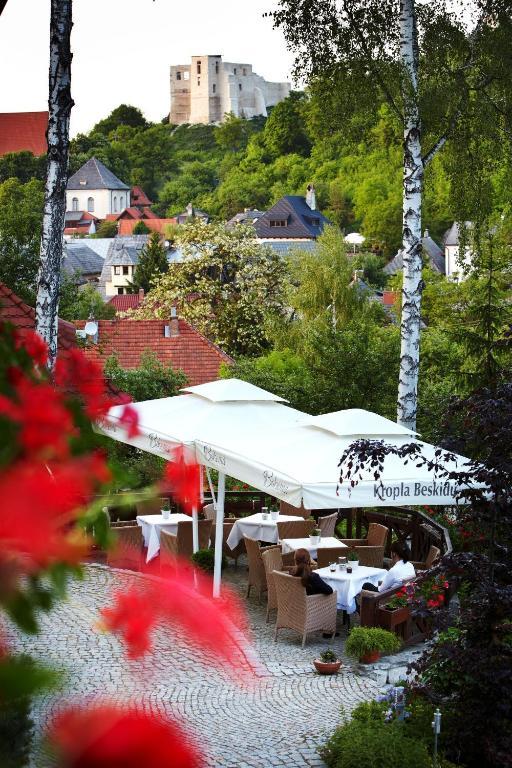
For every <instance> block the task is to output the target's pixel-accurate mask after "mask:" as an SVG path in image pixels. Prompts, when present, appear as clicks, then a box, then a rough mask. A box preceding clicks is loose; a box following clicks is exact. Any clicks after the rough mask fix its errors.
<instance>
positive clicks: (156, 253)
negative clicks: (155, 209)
mask: <svg viewBox="0 0 512 768" xmlns="http://www.w3.org/2000/svg"><path fill="white" fill-rule="evenodd" d="M138 223H139V224H142V223H143V222H138ZM134 231H135V230H134ZM168 269H169V262H168V261H167V256H166V253H165V249H164V247H163V245H162V243H161V242H160V235H159V234H158V232H152V233H151V236H150V238H149V240H148V242H147V243H146V245H145V246H144V248H143V249H142V251H141V253H140V256H139V263H138V264H137V266H136V268H135V274H134V276H133V288H134V289H135V290H139V289H140V288H143V289H144V291H145V293H147V292H148V291H149V290H150V289H151V287H152V285H153V283H154V282H155V281H157V280H158V278H159V276H160V275H162V274H165V273H166V272H167V270H168Z"/></svg>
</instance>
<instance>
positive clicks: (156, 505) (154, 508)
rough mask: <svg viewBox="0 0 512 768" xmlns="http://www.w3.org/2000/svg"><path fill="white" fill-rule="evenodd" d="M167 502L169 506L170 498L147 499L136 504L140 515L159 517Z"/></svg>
mask: <svg viewBox="0 0 512 768" xmlns="http://www.w3.org/2000/svg"><path fill="white" fill-rule="evenodd" d="M165 502H167V503H168V504H169V505H170V503H171V500H170V499H169V498H157V499H147V500H146V501H138V502H137V503H136V504H135V507H136V509H137V514H138V515H159V514H160V510H161V509H162V507H163V505H164V504H165Z"/></svg>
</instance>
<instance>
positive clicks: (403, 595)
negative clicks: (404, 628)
mask: <svg viewBox="0 0 512 768" xmlns="http://www.w3.org/2000/svg"><path fill="white" fill-rule="evenodd" d="M413 598H414V585H413V584H407V585H405V586H403V587H401V588H400V589H399V590H398V592H396V593H395V594H394V595H393V597H390V599H389V600H388V602H387V603H386V605H380V606H379V608H378V621H379V624H380V626H381V627H383V628H384V629H389V630H390V631H393V630H394V628H395V627H396V626H398V624H403V623H404V621H407V620H408V618H409V616H410V615H411V611H410V607H409V605H410V603H411V601H412V600H413Z"/></svg>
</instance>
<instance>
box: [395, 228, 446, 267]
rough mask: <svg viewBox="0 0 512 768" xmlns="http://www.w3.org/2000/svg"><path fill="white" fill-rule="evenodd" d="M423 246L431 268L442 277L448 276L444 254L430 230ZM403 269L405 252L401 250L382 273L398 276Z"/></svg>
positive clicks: (425, 235) (422, 240)
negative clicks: (431, 235)
mask: <svg viewBox="0 0 512 768" xmlns="http://www.w3.org/2000/svg"><path fill="white" fill-rule="evenodd" d="M421 245H422V247H423V254H424V256H425V258H426V260H427V261H428V264H429V266H430V268H431V269H432V270H433V271H434V272H437V273H438V274H440V275H444V274H446V271H445V256H444V253H443V251H442V249H441V248H440V247H439V246H438V244H437V243H436V241H435V240H433V239H432V238H431V237H430V234H429V231H428V229H426V230H425V233H424V235H423V237H422V239H421ZM403 268H404V258H403V250H402V249H400V250H399V251H398V253H397V254H396V256H395V257H394V258H393V259H391V261H389V262H388V263H387V264H386V266H385V267H383V270H382V271H383V272H384V273H385V274H386V275H396V274H397V273H398V272H401V271H402V269H403Z"/></svg>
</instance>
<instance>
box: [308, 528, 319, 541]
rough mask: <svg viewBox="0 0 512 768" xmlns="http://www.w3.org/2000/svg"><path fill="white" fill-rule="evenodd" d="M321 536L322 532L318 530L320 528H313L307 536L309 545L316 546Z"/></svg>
mask: <svg viewBox="0 0 512 768" xmlns="http://www.w3.org/2000/svg"><path fill="white" fill-rule="evenodd" d="M321 534H322V531H321V530H320V528H313V530H312V531H311V533H310V534H309V540H310V542H311V544H318V542H319V541H320V536H321Z"/></svg>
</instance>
